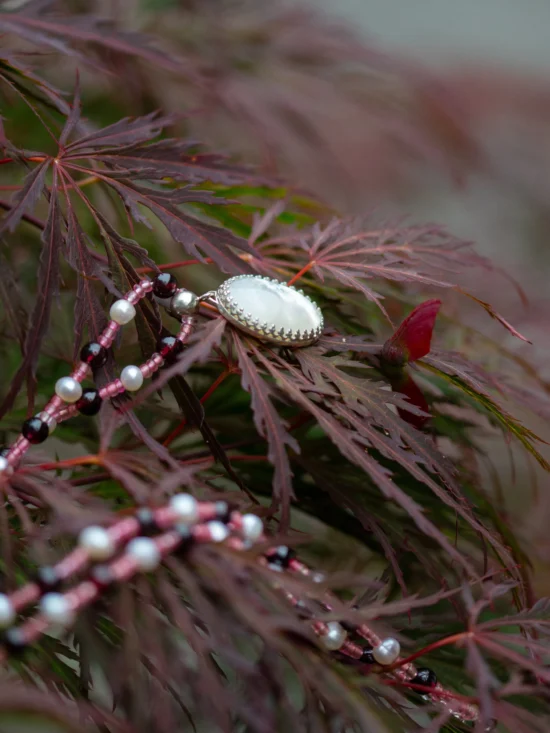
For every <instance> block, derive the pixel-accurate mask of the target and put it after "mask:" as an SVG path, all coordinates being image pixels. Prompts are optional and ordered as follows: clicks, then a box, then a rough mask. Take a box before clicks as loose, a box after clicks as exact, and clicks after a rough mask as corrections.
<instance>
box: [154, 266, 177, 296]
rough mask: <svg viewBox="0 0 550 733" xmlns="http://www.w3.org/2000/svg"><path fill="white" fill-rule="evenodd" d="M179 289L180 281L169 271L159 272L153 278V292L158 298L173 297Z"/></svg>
mask: <svg viewBox="0 0 550 733" xmlns="http://www.w3.org/2000/svg"><path fill="white" fill-rule="evenodd" d="M177 289H178V281H177V280H176V278H175V277H174V276H173V275H171V274H170V273H169V272H159V274H158V275H157V276H156V277H155V279H154V280H153V294H154V295H156V296H157V298H162V299H165V298H171V297H172V296H173V295H174V294H175V292H176V290H177Z"/></svg>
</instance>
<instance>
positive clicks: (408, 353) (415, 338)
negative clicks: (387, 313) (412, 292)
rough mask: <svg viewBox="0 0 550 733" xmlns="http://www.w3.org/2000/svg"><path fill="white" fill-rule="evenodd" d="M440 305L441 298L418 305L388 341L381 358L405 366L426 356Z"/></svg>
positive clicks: (390, 363)
mask: <svg viewBox="0 0 550 733" xmlns="http://www.w3.org/2000/svg"><path fill="white" fill-rule="evenodd" d="M440 307H441V301H440V300H426V301H425V302H424V303H421V304H420V305H418V306H417V307H416V308H415V309H414V310H413V312H412V313H409V315H408V316H407V317H406V318H405V320H404V321H403V323H402V324H401V325H400V326H399V328H398V329H397V330H396V332H395V333H394V334H393V336H390V338H389V339H388V340H387V341H386V343H385V344H384V346H383V348H382V351H381V352H380V358H381V359H382V360H383V361H384V362H386V363H387V364H389V365H392V366H405V364H407V363H408V362H411V361H416V360H417V359H421V358H422V357H423V356H426V354H427V353H429V351H430V345H431V341H432V333H433V329H434V324H435V319H436V316H437V314H438V312H439V309H440Z"/></svg>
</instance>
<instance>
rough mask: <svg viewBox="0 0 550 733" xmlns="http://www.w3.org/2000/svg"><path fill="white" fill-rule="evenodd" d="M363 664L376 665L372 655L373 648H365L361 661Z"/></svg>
mask: <svg viewBox="0 0 550 733" xmlns="http://www.w3.org/2000/svg"><path fill="white" fill-rule="evenodd" d="M359 661H360V662H362V663H363V664H374V662H375V659H374V656H373V654H372V647H365V648H364V649H363V651H362V653H361V659H360V660H359Z"/></svg>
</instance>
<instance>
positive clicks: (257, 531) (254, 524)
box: [241, 514, 264, 542]
mask: <svg viewBox="0 0 550 733" xmlns="http://www.w3.org/2000/svg"><path fill="white" fill-rule="evenodd" d="M241 531H242V533H243V536H244V538H245V539H247V540H251V542H254V541H255V540H257V539H258V537H261V535H262V533H263V531H264V523H263V522H262V520H261V519H260V517H258V516H256V514H243V517H242V530H241Z"/></svg>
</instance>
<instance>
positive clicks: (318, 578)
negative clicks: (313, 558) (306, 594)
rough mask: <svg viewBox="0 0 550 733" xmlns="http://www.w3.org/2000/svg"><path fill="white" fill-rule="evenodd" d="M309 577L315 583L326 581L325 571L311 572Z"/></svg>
mask: <svg viewBox="0 0 550 733" xmlns="http://www.w3.org/2000/svg"><path fill="white" fill-rule="evenodd" d="M309 577H310V578H311V580H312V582H313V583H324V582H325V574H324V573H319V572H314V573H311V575H310V576H309Z"/></svg>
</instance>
